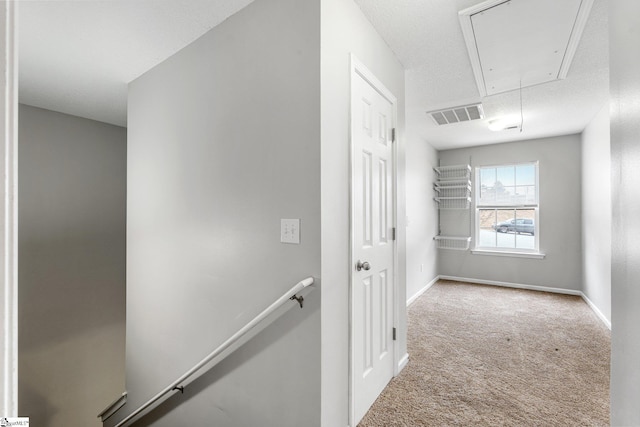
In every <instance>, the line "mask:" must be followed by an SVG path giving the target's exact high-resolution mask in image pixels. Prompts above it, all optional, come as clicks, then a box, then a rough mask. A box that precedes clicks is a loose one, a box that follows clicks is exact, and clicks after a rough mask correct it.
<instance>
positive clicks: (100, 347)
mask: <svg viewBox="0 0 640 427" xmlns="http://www.w3.org/2000/svg"><path fill="white" fill-rule="evenodd" d="M19 125H20V143H19V151H20V153H19V192H20V200H19V281H20V287H19V306H18V310H19V334H20V335H19V370H20V377H19V413H20V415H24V416H29V417H30V420H31V423H32V424H33V425H39V426H48V427H55V426H60V427H62V426H68V425H70V423H71V424H73V425H78V426H79V425H82V426H92V425H93V426H98V425H101V424H100V423H99V422H98V419H97V418H96V415H97V414H98V413H99V412H100V411H102V410H103V409H104V408H105V407H106V406H107V405H108V404H109V403H111V401H112V400H113V399H114V398H115V397H117V396H118V395H119V394H120V393H122V391H123V390H124V334H125V209H126V207H125V202H126V129H124V128H121V127H117V126H113V125H108V124H104V123H100V122H95V121H92V120H87V119H81V118H79V117H74V116H69V115H66V114H61V113H56V112H53V111H48V110H42V109H39V108H34V107H29V106H26V105H21V106H20V117H19Z"/></svg>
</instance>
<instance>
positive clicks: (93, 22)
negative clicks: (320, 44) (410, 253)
mask: <svg viewBox="0 0 640 427" xmlns="http://www.w3.org/2000/svg"><path fill="white" fill-rule="evenodd" d="M251 1H252V0H135V1H132V0H75V1H61V0H44V1H23V2H20V3H19V13H20V22H19V31H20V34H19V40H20V65H19V66H20V101H21V102H23V103H25V104H29V105H34V106H38V107H42V108H47V109H51V110H56V111H61V112H64V113H68V114H73V115H77V116H80V117H87V118H91V119H95V120H100V121H103V122H107V123H113V124H118V125H123V126H124V125H126V102H127V101H126V97H127V83H129V82H130V81H132V80H134V79H135V78H136V77H138V76H139V75H141V74H143V73H144V72H146V71H147V70H149V69H150V68H152V67H153V66H155V65H156V64H158V63H159V62H162V61H163V60H164V59H166V58H168V57H169V56H171V55H172V54H174V53H175V52H177V51H178V50H180V49H181V48H182V47H184V46H186V45H187V44H189V43H190V42H192V41H193V40H195V39H197V38H198V37H199V36H201V35H202V34H204V33H205V32H206V31H208V30H209V29H211V28H213V27H214V26H215V25H217V24H219V23H220V22H222V21H223V20H224V19H226V18H227V17H229V16H230V15H232V14H233V13H235V12H237V11H238V10H240V9H242V8H243V7H245V6H246V5H247V4H249V3H251ZM513 1H535V0H513ZM355 2H356V3H357V4H358V5H359V6H360V8H361V9H362V10H363V12H364V14H365V15H366V16H367V17H368V18H369V20H370V21H371V22H372V23H373V25H374V27H376V29H377V30H378V32H379V33H380V34H381V36H382V37H383V38H384V39H385V40H386V42H387V43H388V45H389V46H390V47H391V49H392V50H393V51H394V52H395V53H396V55H397V57H398V59H399V60H400V62H401V63H402V64H403V65H404V66H405V68H406V70H407V71H406V102H407V104H406V107H407V130H408V132H409V133H410V134H413V135H414V136H415V137H420V138H422V139H424V140H426V141H428V142H430V143H431V144H432V145H433V146H434V147H436V148H438V149H446V148H454V147H461V146H470V145H478V144H487V143H496V142H504V141H513V140H518V139H529V138H536V137H544V136H551V135H562V134H569V133H576V132H581V131H582V130H583V129H584V127H585V126H586V124H587V123H588V122H589V121H590V120H591V119H592V118H593V117H594V116H595V114H596V113H597V112H598V111H599V110H600V108H602V106H603V105H604V104H605V103H606V102H607V99H608V62H609V60H608V30H607V13H606V2H605V0H595V3H594V5H593V8H592V10H591V15H590V17H589V20H588V22H587V26H586V28H585V30H584V33H583V36H582V40H581V42H580V45H579V47H578V50H577V52H576V55H575V57H574V61H573V65H572V66H571V68H570V70H569V74H568V77H567V79H565V80H562V81H555V82H551V83H546V84H542V85H539V86H534V87H529V88H525V89H523V91H522V104H523V115H524V126H523V132H518V131H517V130H511V131H503V132H491V131H489V130H488V128H487V124H488V121H489V120H491V119H493V118H497V117H499V116H501V115H509V114H518V115H519V113H520V97H519V94H518V92H517V91H516V92H508V93H504V94H499V95H494V96H489V97H485V98H481V97H480V95H479V92H478V89H477V87H476V84H475V80H474V76H473V72H472V69H471V65H470V61H469V57H468V55H467V50H466V46H465V43H464V39H463V37H462V31H461V29H460V24H459V21H458V11H459V10H462V9H465V8H467V7H470V6H473V5H475V4H478V3H480V1H479V0H393V1H391V0H355ZM476 102H482V104H483V106H484V110H485V115H486V118H485V120H479V121H476V122H465V123H458V124H452V125H446V126H441V127H438V126H437V125H435V124H434V122H433V121H432V120H431V119H430V118H429V117H428V116H427V115H426V112H427V111H431V110H436V109H440V108H446V107H453V106H459V105H465V104H471V103H476Z"/></svg>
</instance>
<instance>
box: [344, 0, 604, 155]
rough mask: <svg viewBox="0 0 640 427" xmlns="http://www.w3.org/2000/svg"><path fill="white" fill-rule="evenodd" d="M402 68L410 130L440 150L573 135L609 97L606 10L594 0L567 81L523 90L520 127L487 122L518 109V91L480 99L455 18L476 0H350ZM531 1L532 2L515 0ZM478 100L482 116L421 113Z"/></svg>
mask: <svg viewBox="0 0 640 427" xmlns="http://www.w3.org/2000/svg"><path fill="white" fill-rule="evenodd" d="M355 1H356V3H357V4H358V5H359V6H360V8H361V9H362V11H363V12H364V14H365V15H366V16H367V17H368V18H369V20H370V21H371V22H372V23H373V25H374V26H375V27H376V29H377V30H378V32H379V33H380V35H381V36H382V37H383V38H384V39H385V40H386V42H387V44H388V45H389V46H390V47H391V49H392V50H393V51H394V52H395V53H396V56H397V57H398V59H399V61H400V62H401V63H402V64H403V65H404V66H405V68H406V69H407V71H406V102H407V104H406V107H407V130H408V132H409V133H410V134H412V136H413V137H420V138H422V139H424V140H426V141H428V142H429V143H431V144H432V145H433V146H434V147H435V148H437V149H447V148H457V147H464V146H472V145H481V144H490V143H498V142H506V141H515V140H522V139H531V138H539V137H546V136H553V135H565V134H571V133H578V132H581V131H582V130H584V128H585V126H586V125H587V124H588V123H589V122H590V120H591V119H592V118H593V117H594V116H595V114H596V113H597V112H598V111H599V110H600V109H601V108H602V107H603V106H604V105H605V103H606V102H607V101H608V96H609V92H608V91H609V71H608V64H609V56H608V29H607V8H606V2H605V1H604V0H595V2H594V4H593V7H592V9H591V14H590V16H589V19H588V21H587V25H586V27H585V29H584V33H583V35H582V39H581V41H580V44H579V46H578V50H577V52H576V55H575V57H574V60H573V64H572V65H571V68H570V69H569V74H568V76H567V78H566V79H565V80H560V81H555V82H550V83H545V84H541V85H538V86H533V87H528V88H524V89H523V90H522V105H523V116H524V124H523V131H522V132H519V131H518V130H507V131H502V132H492V131H490V130H488V122H489V120H491V119H495V118H498V117H501V116H504V115H517V116H519V115H520V96H519V93H518V91H513V92H507V93H503V94H499V95H493V96H488V97H484V98H481V97H480V95H479V92H478V88H477V86H476V83H475V79H474V76H473V71H472V68H471V63H470V60H469V57H468V54H467V49H466V46H465V43H464V39H463V36H462V30H461V28H460V24H459V20H458V11H460V10H463V9H466V8H468V7H470V6H473V5H476V4H478V3H481V1H478V0H394V1H388V0H355ZM518 1H535V0H518ZM476 102H482V104H483V106H484V111H485V120H479V121H475V122H464V123H458V124H451V125H445V126H437V125H436V124H435V123H434V122H433V121H432V120H431V118H430V117H428V116H427V115H426V114H425V113H426V112H427V111H431V110H437V109H441V108H446V107H454V106H459V105H465V104H472V103H476Z"/></svg>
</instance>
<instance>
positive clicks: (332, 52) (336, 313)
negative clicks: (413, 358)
mask: <svg viewBox="0 0 640 427" xmlns="http://www.w3.org/2000/svg"><path fill="white" fill-rule="evenodd" d="M321 4H322V10H321V16H322V41H321V44H322V61H321V62H322V66H321V68H322V283H323V289H322V426H325V427H336V426H337V427H344V426H346V425H347V423H348V392H349V384H348V369H349V365H348V360H349V328H348V325H349V287H350V284H349V277H350V271H351V268H352V267H351V265H350V262H349V259H350V253H349V182H350V177H349V169H350V166H349V162H350V159H349V150H350V145H349V144H350V141H349V127H350V124H349V123H350V122H349V109H350V83H349V79H350V75H349V67H350V62H349V61H350V56H349V55H350V53H353V54H355V56H357V57H358V59H360V60H361V61H362V62H363V63H364V64H365V65H366V66H367V67H368V68H369V69H370V70H371V71H372V72H373V74H374V75H375V76H376V77H377V78H378V79H379V80H380V81H382V83H383V84H384V85H385V86H386V87H387V89H389V90H390V91H391V92H392V93H393V94H394V95H395V96H396V97H397V99H398V130H399V132H398V134H399V138H398V143H397V144H398V153H399V155H398V159H397V161H398V175H399V176H398V185H397V188H398V218H399V221H398V223H399V224H398V225H399V227H398V248H399V254H398V258H399V259H398V286H399V293H398V294H399V298H400V301H402V302H404V301H405V300H406V290H405V287H404V284H405V280H406V279H405V268H406V259H405V236H406V233H405V228H404V218H405V215H406V213H405V209H404V206H405V202H404V200H405V196H404V164H405V160H404V159H405V157H404V146H405V139H404V138H405V134H404V70H403V68H402V66H401V64H400V63H399V62H398V61H397V59H396V58H395V56H394V55H393V53H392V52H391V50H390V49H389V47H388V46H387V45H386V43H385V42H384V41H383V40H382V38H381V37H380V36H379V35H378V33H377V32H376V31H375V30H374V29H373V27H372V25H371V24H370V23H369V21H367V19H366V18H365V17H364V15H363V14H362V12H361V11H360V9H359V8H358V7H357V5H356V4H355V3H354V2H353V0H323V1H322V3H321ZM402 305H404V304H402ZM400 315H401V318H400V323H399V324H398V325H397V326H398V327H399V328H400V330H401V331H405V330H406V326H405V325H406V319H405V313H404V312H402V313H400ZM399 339H400V351H401V353H402V354H404V353H406V335H405V334H402V335H401V336H400V337H399ZM305 425H307V424H305Z"/></svg>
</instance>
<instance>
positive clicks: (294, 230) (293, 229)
mask: <svg viewBox="0 0 640 427" xmlns="http://www.w3.org/2000/svg"><path fill="white" fill-rule="evenodd" d="M280 242H282V243H293V244H296V245H299V244H300V219H281V220H280Z"/></svg>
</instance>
